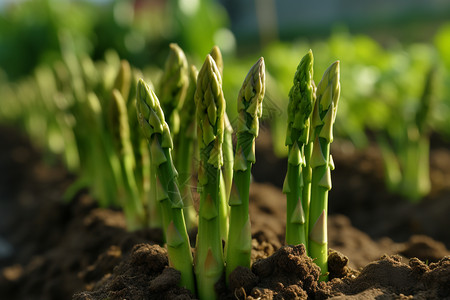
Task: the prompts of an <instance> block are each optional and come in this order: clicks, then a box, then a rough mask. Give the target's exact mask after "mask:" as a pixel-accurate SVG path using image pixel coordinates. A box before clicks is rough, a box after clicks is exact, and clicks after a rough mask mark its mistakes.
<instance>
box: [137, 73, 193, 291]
mask: <svg viewBox="0 0 450 300" xmlns="http://www.w3.org/2000/svg"><path fill="white" fill-rule="evenodd" d="M136 107H137V110H138V117H139V123H140V124H141V128H142V130H143V133H144V135H145V137H146V138H147V140H148V142H149V148H150V155H151V163H152V164H153V165H154V166H155V168H156V170H157V176H158V193H157V196H158V200H159V203H160V205H161V212H162V219H163V229H164V233H165V237H166V242H167V251H168V255H169V262H170V265H171V266H172V267H174V268H175V269H177V270H178V271H180V272H181V282H180V285H181V286H183V287H186V288H187V289H189V290H190V291H191V292H192V293H194V294H195V283H194V273H193V270H192V261H193V260H192V253H191V248H190V244H189V237H188V234H187V231H186V225H185V222H184V215H183V201H182V199H181V194H180V191H179V189H178V182H177V171H176V170H175V167H174V164H173V161H172V153H171V151H172V147H173V143H172V138H171V136H170V130H169V126H168V125H167V123H166V121H165V119H164V113H163V111H162V110H161V107H160V103H159V100H158V98H157V97H156V95H155V93H154V92H153V91H152V90H151V89H150V88H149V87H148V85H147V84H145V82H144V81H143V80H139V82H138V89H137V103H136Z"/></svg>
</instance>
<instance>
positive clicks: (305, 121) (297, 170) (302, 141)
mask: <svg viewBox="0 0 450 300" xmlns="http://www.w3.org/2000/svg"><path fill="white" fill-rule="evenodd" d="M314 102H315V93H314V83H313V55H312V51H311V50H310V51H309V52H308V53H307V54H306V55H305V56H304V57H303V58H302V60H301V61H300V64H299V65H298V67H297V71H296V72H295V76H294V85H293V86H292V88H291V90H290V92H289V105H288V128H287V134H286V145H287V146H288V148H289V152H288V169H287V174H286V178H285V181H284V185H283V192H284V193H285V194H286V201H287V208H286V212H287V215H286V244H289V245H297V244H304V245H305V246H307V224H308V219H307V217H308V210H309V189H310V185H309V181H310V180H309V164H306V160H308V163H309V156H310V153H311V148H312V143H311V141H310V137H309V135H310V116H311V113H312V111H313V108H314ZM305 145H306V150H307V151H306V154H305ZM302 170H304V172H305V174H303V171H302ZM304 179H305V180H306V181H307V184H306V185H305V182H304Z"/></svg>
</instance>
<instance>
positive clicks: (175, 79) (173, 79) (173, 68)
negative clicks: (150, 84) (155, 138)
mask: <svg viewBox="0 0 450 300" xmlns="http://www.w3.org/2000/svg"><path fill="white" fill-rule="evenodd" d="M188 84H189V77H188V63H187V59H186V56H185V54H184V52H183V50H182V49H181V48H180V47H179V46H178V45H177V44H174V43H172V44H170V53H169V57H168V58H167V60H166V64H165V67H164V72H163V75H162V78H161V80H160V88H159V96H160V99H161V105H162V108H163V111H164V113H165V115H166V116H167V120H168V122H169V123H168V124H169V128H170V129H171V132H172V136H175V135H176V134H178V131H179V129H180V115H179V110H180V109H181V107H182V106H183V102H184V99H185V97H186V91H187V88H188Z"/></svg>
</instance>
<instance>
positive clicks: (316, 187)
mask: <svg viewBox="0 0 450 300" xmlns="http://www.w3.org/2000/svg"><path fill="white" fill-rule="evenodd" d="M316 93H317V101H316V104H315V106H314V112H313V115H312V120H311V121H312V122H311V125H312V126H314V128H315V130H314V132H315V134H314V146H313V151H312V155H311V168H312V179H311V206H310V215H309V224H310V226H309V236H308V238H309V240H308V252H309V256H310V257H311V258H313V259H314V262H315V263H316V264H317V265H318V266H319V267H320V268H321V274H322V275H321V280H327V278H328V275H327V273H328V237H327V214H328V191H329V190H330V189H331V172H330V170H331V169H333V168H334V165H333V162H332V159H331V156H330V144H331V142H332V141H333V124H334V120H335V118H336V111H337V105H338V100H339V95H340V83H339V61H336V62H335V63H333V64H332V65H331V66H330V67H329V68H328V69H327V70H326V71H325V73H324V75H323V77H322V80H321V81H320V83H319V85H318V86H317V92H316Z"/></svg>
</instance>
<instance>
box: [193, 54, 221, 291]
mask: <svg viewBox="0 0 450 300" xmlns="http://www.w3.org/2000/svg"><path fill="white" fill-rule="evenodd" d="M195 102H196V105H197V111H196V116H197V130H198V131H197V137H198V143H199V152H200V162H199V171H198V190H199V193H200V208H199V221H198V236H197V250H196V255H195V274H196V278H197V290H198V296H199V298H200V299H216V298H217V295H216V292H215V290H214V285H215V283H216V282H217V281H218V280H219V279H220V277H221V276H222V273H223V270H224V259H223V249H222V239H221V236H220V233H221V231H220V230H221V229H220V227H221V222H220V216H219V211H220V209H219V206H220V199H219V183H220V176H221V175H220V174H221V166H222V164H223V157H222V143H223V131H224V112H225V99H224V97H223V92H222V78H221V76H220V72H219V70H218V68H217V66H216V63H215V62H214V60H213V58H212V57H211V55H209V54H208V55H207V57H206V60H205V62H204V64H203V66H202V68H201V69H200V72H199V74H198V79H197V90H196V91H195Z"/></svg>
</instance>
